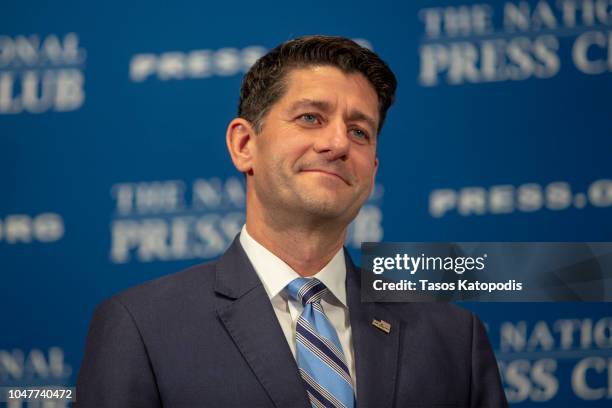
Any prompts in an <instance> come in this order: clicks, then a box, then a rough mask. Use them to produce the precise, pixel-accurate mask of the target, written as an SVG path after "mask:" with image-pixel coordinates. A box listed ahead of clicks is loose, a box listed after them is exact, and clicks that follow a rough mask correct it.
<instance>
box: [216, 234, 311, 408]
mask: <svg viewBox="0 0 612 408" xmlns="http://www.w3.org/2000/svg"><path fill="white" fill-rule="evenodd" d="M215 291H216V292H217V294H219V295H221V296H220V297H219V302H218V307H217V314H218V316H219V319H220V320H221V322H222V323H223V325H224V326H225V328H226V329H227V332H228V333H229V335H230V336H231V337H232V339H233V340H234V342H235V344H236V346H237V347H238V348H239V350H240V352H241V353H242V356H243V357H244V359H245V360H246V361H247V363H248V364H249V366H250V367H251V369H252V370H253V373H254V374H255V376H256V377H257V379H258V380H259V382H260V383H261V385H262V386H263V388H264V389H265V390H266V392H267V394H268V396H269V397H270V399H271V400H272V401H273V403H274V404H275V405H276V406H277V407H279V408H280V407H309V406H310V404H309V402H308V397H307V395H306V391H305V389H304V385H303V383H302V379H301V377H300V375H299V372H298V368H297V364H296V363H295V359H294V357H293V354H292V353H291V350H290V349H289V346H288V344H287V340H286V339H285V336H284V335H283V331H282V329H281V327H280V325H279V323H278V319H277V317H276V314H275V313H274V310H273V308H272V304H271V303H270V299H269V298H268V295H267V293H266V291H265V289H264V287H263V285H262V284H261V281H260V280H259V277H258V276H257V274H256V272H255V270H254V269H253V266H252V265H251V263H250V262H249V260H248V257H247V255H246V253H245V252H244V250H243V249H242V247H241V246H240V244H239V241H238V237H236V239H235V240H234V242H233V243H232V245H231V246H230V248H229V249H228V251H227V252H226V253H225V254H224V255H223V257H222V258H221V259H220V260H219V262H218V263H217V270H216V282H215Z"/></svg>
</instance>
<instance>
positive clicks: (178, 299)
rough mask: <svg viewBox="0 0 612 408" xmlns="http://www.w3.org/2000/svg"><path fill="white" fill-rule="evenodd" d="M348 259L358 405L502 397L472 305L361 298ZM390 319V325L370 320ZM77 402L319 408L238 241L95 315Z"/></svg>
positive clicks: (495, 401) (145, 407) (495, 403)
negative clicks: (309, 395)
mask: <svg viewBox="0 0 612 408" xmlns="http://www.w3.org/2000/svg"><path fill="white" fill-rule="evenodd" d="M346 255H347V256H346V258H347V279H346V287H347V302H348V307H349V314H350V322H351V328H352V333H353V347H354V351H355V364H356V376H357V390H356V391H357V406H358V407H359V408H366V407H373V408H374V407H376V408H378V407H447V408H448V407H491V408H499V407H505V406H506V401H505V397H504V393H503V390H502V388H501V384H500V378H499V372H498V369H497V364H496V361H495V357H494V355H493V353H492V350H491V347H490V345H489V342H488V340H487V336H486V334H485V331H484V328H483V326H482V324H481V323H480V321H479V320H478V318H476V317H475V316H474V315H473V314H472V313H471V312H468V311H465V310H463V309H460V308H458V307H456V306H454V305H452V304H446V303H404V304H402V303H385V304H378V303H362V302H361V300H360V278H359V270H358V269H357V268H356V267H355V266H354V265H353V263H352V261H351V260H350V257H349V256H348V253H347V254H346ZM374 319H378V320H384V321H386V322H388V323H390V324H391V331H390V333H388V334H387V333H385V332H384V331H381V330H379V329H377V328H375V327H374V326H372V320H374ZM76 406H77V407H79V408H86V407H108V408H123V407H125V408H128V407H129V408H139V407H142V408H155V407H162V406H163V407H176V408H179V407H180V408H183V407H277V408H290V407H300V408H307V407H309V406H310V404H309V402H308V398H307V396H306V392H305V390H304V387H303V385H302V380H301V378H300V376H299V373H298V369H297V365H296V362H295V360H294V358H293V355H292V354H291V350H290V349H289V346H288V344H287V341H286V339H285V336H284V335H283V332H282V329H281V327H280V325H279V323H278V320H277V318H276V315H275V313H274V310H273V309H272V305H271V303H270V300H269V298H268V295H267V294H266V291H265V289H264V287H263V286H262V283H261V281H260V280H259V278H258V276H257V274H256V273H255V271H254V269H253V267H252V265H251V263H250V261H249V260H248V258H247V256H246V254H245V252H244V250H243V249H242V247H241V246H240V243H239V240H238V239H236V240H235V241H234V243H233V244H232V245H231V247H230V248H229V249H228V251H227V252H226V253H225V254H224V255H223V256H222V257H221V258H220V259H219V261H217V262H215V263H207V264H202V265H198V266H194V267H192V268H191V269H188V270H185V271H182V272H179V273H175V274H172V275H169V276H166V277H163V278H160V279H157V280H154V281H151V282H148V283H145V284H142V285H140V286H137V287H134V288H131V289H129V290H127V291H125V292H123V293H121V294H119V295H116V296H114V297H113V298H111V299H109V300H107V301H106V302H104V303H102V304H101V305H99V306H98V308H97V309H96V312H95V313H94V316H93V319H92V322H91V326H90V329H89V334H88V338H87V345H86V350H85V356H84V359H83V363H82V365H81V370H80V373H79V377H78V381H77V386H76Z"/></svg>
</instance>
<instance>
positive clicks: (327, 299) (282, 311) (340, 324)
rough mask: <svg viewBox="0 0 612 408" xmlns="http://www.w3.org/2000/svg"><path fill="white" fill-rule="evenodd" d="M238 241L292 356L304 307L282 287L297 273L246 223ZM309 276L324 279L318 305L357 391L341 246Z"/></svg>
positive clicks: (344, 264)
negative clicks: (332, 332) (260, 240)
mask: <svg viewBox="0 0 612 408" xmlns="http://www.w3.org/2000/svg"><path fill="white" fill-rule="evenodd" d="M240 244H241V245H242V248H243V249H244V251H245V252H246V254H247V256H248V257H249V260H250V261H251V264H253V268H255V272H256V273H257V275H258V276H259V279H260V280H261V282H262V283H263V286H264V288H265V290H266V293H267V294H268V297H269V298H270V302H271V303H272V307H273V308H274V313H276V317H277V318H278V322H279V323H280V326H281V328H282V329H283V333H284V334H285V338H286V339H287V343H288V344H289V348H290V349H291V352H292V353H293V357H294V358H296V346H295V326H296V322H297V319H298V318H299V317H300V315H301V314H302V310H303V309H304V307H303V306H302V304H301V303H300V302H297V301H295V300H293V299H291V298H290V297H289V295H288V294H287V292H286V291H285V290H284V289H285V287H286V286H287V285H288V284H289V282H291V281H292V280H294V279H295V278H299V277H300V275H299V274H298V273H297V272H296V271H294V270H293V269H292V268H291V267H290V266H289V265H287V264H286V263H285V262H284V261H282V260H281V259H280V258H279V257H277V256H276V255H274V254H273V253H272V252H270V251H269V250H267V249H266V248H265V247H263V246H262V245H261V244H260V243H259V242H257V241H255V239H253V237H251V236H250V235H249V233H248V232H247V229H246V225H245V226H243V227H242V231H241V232H240ZM312 277H313V278H317V279H318V280H320V281H321V282H323V284H325V286H326V287H327V289H328V292H327V293H326V295H325V296H324V297H323V298H322V299H321V306H322V307H323V311H324V312H325V315H327V318H328V319H329V321H330V322H331V324H332V325H333V326H334V328H335V329H336V332H337V333H338V338H339V339H340V344H341V345H342V350H343V351H344V357H345V358H346V363H347V366H348V369H349V371H350V374H351V380H352V381H353V389H354V390H355V391H356V383H357V382H356V378H355V358H354V352H353V341H352V337H351V324H350V320H349V311H348V306H347V304H346V284H345V278H346V263H345V259H344V251H343V249H342V248H340V250H339V251H338V252H337V253H336V255H334V257H333V258H332V260H331V261H329V263H328V264H327V265H325V266H324V267H323V269H321V270H320V271H319V272H317V273H316V274H315V275H313V276H312Z"/></svg>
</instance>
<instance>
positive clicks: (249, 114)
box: [238, 35, 397, 133]
mask: <svg viewBox="0 0 612 408" xmlns="http://www.w3.org/2000/svg"><path fill="white" fill-rule="evenodd" d="M316 65H323V66H333V67H336V68H339V69H340V70H341V71H343V72H345V73H347V74H350V73H355V72H358V73H361V74H363V76H365V77H366V78H367V79H368V81H370V83H371V84H372V86H373V87H374V89H375V90H376V93H377V94H378V111H379V117H380V122H379V124H378V129H377V130H378V133H380V130H381V129H382V126H383V122H384V121H385V117H386V115H387V110H388V109H389V107H390V106H391V105H392V104H393V101H394V99H395V89H396V88H397V80H396V78H395V75H394V74H393V72H392V71H391V69H390V68H389V67H388V66H387V64H385V62H384V61H383V60H382V59H380V57H379V56H378V55H376V54H375V53H374V52H372V51H370V50H369V49H367V48H365V47H362V46H361V45H359V44H357V43H356V42H354V41H352V40H349V39H348V38H343V37H331V36H323V35H309V36H304V37H300V38H296V39H294V40H290V41H287V42H285V43H283V44H281V45H279V46H278V47H276V48H274V49H273V50H272V51H270V52H268V53H267V54H266V55H264V56H263V57H261V58H260V59H259V60H257V62H255V64H254V65H253V66H252V67H251V69H250V70H249V72H247V73H246V75H245V76H244V79H243V80H242V87H241V88H240V102H239V104H238V116H239V117H241V118H243V119H246V120H248V121H249V122H251V124H253V126H254V127H255V130H256V131H257V132H259V131H260V130H261V126H262V124H263V119H264V117H265V116H266V114H267V113H268V111H269V110H270V108H271V107H272V105H274V103H276V102H277V101H278V100H279V99H280V98H281V97H282V96H283V95H284V93H285V91H286V82H285V81H284V79H285V78H286V76H287V73H288V72H289V71H290V70H291V69H294V68H305V67H310V66H316Z"/></svg>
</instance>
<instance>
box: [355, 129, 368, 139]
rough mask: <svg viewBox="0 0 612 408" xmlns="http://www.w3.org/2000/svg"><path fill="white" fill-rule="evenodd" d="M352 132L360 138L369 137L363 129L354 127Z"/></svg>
mask: <svg viewBox="0 0 612 408" xmlns="http://www.w3.org/2000/svg"><path fill="white" fill-rule="evenodd" d="M351 132H353V134H354V135H355V136H357V137H358V138H359V139H366V138H367V137H368V134H367V133H366V132H364V131H363V130H361V129H353V130H351Z"/></svg>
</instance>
